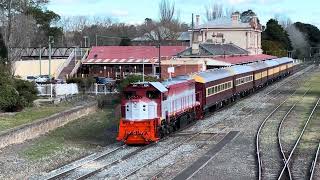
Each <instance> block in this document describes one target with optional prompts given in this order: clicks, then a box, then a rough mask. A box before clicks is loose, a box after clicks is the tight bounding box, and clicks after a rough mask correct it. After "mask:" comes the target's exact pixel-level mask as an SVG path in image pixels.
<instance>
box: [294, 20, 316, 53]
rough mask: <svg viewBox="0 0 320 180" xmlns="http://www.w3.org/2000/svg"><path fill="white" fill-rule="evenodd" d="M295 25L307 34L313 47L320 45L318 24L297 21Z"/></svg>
mask: <svg viewBox="0 0 320 180" xmlns="http://www.w3.org/2000/svg"><path fill="white" fill-rule="evenodd" d="M294 25H295V27H297V28H298V29H299V30H300V31H301V32H302V33H304V34H305V35H306V37H307V39H308V42H309V44H310V46H311V47H315V46H319V45H320V30H319V29H318V28H317V27H316V26H314V25H311V24H304V23H301V22H296V23H294Z"/></svg>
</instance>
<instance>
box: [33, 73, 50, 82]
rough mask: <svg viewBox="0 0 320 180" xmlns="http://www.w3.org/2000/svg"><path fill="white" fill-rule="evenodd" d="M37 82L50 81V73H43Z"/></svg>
mask: <svg viewBox="0 0 320 180" xmlns="http://www.w3.org/2000/svg"><path fill="white" fill-rule="evenodd" d="M35 81H36V83H39V84H42V83H47V82H49V81H50V77H49V75H41V76H39V77H38V78H37V79H36V80H35Z"/></svg>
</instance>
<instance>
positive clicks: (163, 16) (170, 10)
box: [159, 0, 175, 23]
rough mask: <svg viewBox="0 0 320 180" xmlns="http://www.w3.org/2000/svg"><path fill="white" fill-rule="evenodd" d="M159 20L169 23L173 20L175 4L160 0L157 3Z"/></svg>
mask: <svg viewBox="0 0 320 180" xmlns="http://www.w3.org/2000/svg"><path fill="white" fill-rule="evenodd" d="M159 13H160V22H162V23H169V22H172V21H173V20H174V14H175V4H174V3H170V2H169V1H168V0H162V1H160V4H159Z"/></svg>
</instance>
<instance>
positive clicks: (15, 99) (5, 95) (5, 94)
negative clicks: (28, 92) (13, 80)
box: [0, 85, 23, 112]
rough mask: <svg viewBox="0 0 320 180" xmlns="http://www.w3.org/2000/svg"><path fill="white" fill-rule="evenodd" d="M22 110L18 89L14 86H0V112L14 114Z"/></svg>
mask: <svg viewBox="0 0 320 180" xmlns="http://www.w3.org/2000/svg"><path fill="white" fill-rule="evenodd" d="M22 108H23V107H22V105H21V104H20V102H19V93H18V91H17V90H16V89H15V88H14V87H13V86H12V85H2V86H0V110H1V111H5V112H14V111H19V110H21V109H22Z"/></svg>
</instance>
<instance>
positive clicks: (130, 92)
mask: <svg viewBox="0 0 320 180" xmlns="http://www.w3.org/2000/svg"><path fill="white" fill-rule="evenodd" d="M123 94H124V97H125V98H126V99H130V98H132V97H133V96H135V95H136V92H134V91H125V92H123Z"/></svg>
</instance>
